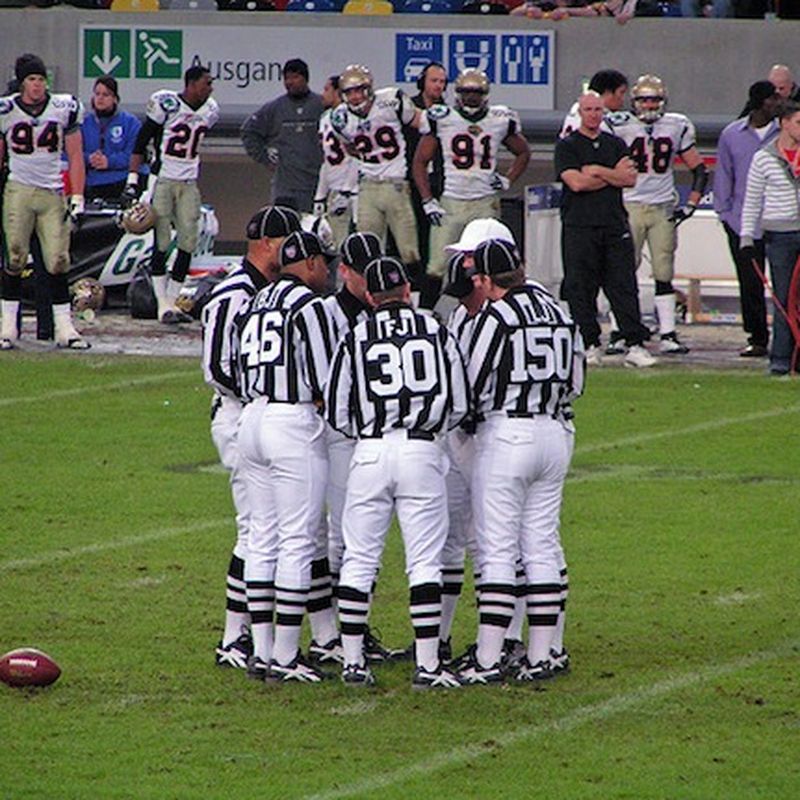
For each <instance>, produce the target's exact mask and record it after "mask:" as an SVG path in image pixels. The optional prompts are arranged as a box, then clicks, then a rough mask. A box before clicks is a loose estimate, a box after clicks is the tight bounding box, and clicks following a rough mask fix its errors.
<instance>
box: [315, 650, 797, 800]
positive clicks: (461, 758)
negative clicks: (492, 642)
mask: <svg viewBox="0 0 800 800" xmlns="http://www.w3.org/2000/svg"><path fill="white" fill-rule="evenodd" d="M798 645H800V642H797V641H794V642H785V643H784V644H783V645H781V646H780V647H777V648H775V649H773V650H762V651H760V652H758V653H752V654H750V655H748V656H744V657H742V658H737V659H736V660H735V661H729V662H727V663H725V664H718V665H716V666H710V667H705V668H704V669H699V670H695V671H693V672H689V673H687V674H685V675H678V676H676V677H674V678H669V679H667V680H664V681H659V682H658V683H655V684H650V685H648V686H645V687H643V688H641V689H634V690H633V691H632V692H627V693H625V694H620V695H617V696H616V697H611V698H609V699H608V700H605V701H603V702H602V703H595V704H593V705H589V706H582V707H581V708H576V709H575V710H574V711H572V712H570V713H569V714H566V715H565V716H563V717H561V718H560V719H556V720H553V721H552V722H546V723H543V724H538V725H523V726H521V727H519V728H516V729H515V730H513V731H504V732H502V733H501V732H497V733H490V734H485V735H483V736H482V737H481V738H482V739H483V740H487V739H491V741H492V742H493V744H492V746H491V747H486V746H484V745H481V744H470V745H462V746H461V747H454V748H452V749H450V750H446V751H444V752H442V753H439V754H437V755H435V756H433V757H432V758H427V759H424V760H422V761H417V763H415V764H410V765H408V766H406V767H401V768H400V769H396V770H392V771H390V772H385V773H383V774H382V775H376V776H374V777H370V778H365V779H363V780H360V781H354V782H353V783H350V784H348V785H346V786H341V787H340V788H338V789H333V790H331V791H329V792H320V793H318V794H313V795H306V797H305V798H303V800H339V799H340V798H346V797H353V796H357V795H358V796H361V795H364V794H367V793H368V792H374V791H376V790H380V789H385V788H387V787H389V786H396V785H397V784H400V783H402V782H403V781H408V780H412V779H414V778H419V777H421V776H423V775H429V774H430V773H432V772H436V771H437V770H440V769H445V768H447V767H453V766H456V765H457V764H462V763H464V762H465V761H473V760H474V759H477V758H481V757H482V756H487V755H492V754H496V753H497V751H498V750H500V749H502V748H504V747H511V746H513V745H516V744H519V743H521V742H526V743H530V742H532V741H533V740H535V739H537V738H541V737H542V736H545V735H552V734H554V733H560V732H563V731H571V730H574V729H575V728H578V727H580V726H581V725H585V724H586V723H587V722H595V721H598V720H603V719H607V718H608V717H611V716H613V715H614V714H620V713H622V712H624V711H630V710H632V709H634V708H636V707H638V706H640V705H643V704H645V703H647V702H648V701H650V700H656V699H658V698H660V697H664V696H666V695H669V694H672V693H674V692H677V691H680V690H682V689H691V688H693V687H695V686H698V685H699V684H701V683H705V682H706V681H709V680H714V679H716V678H721V677H724V676H725V675H730V674H732V673H735V672H738V671H740V670H743V669H747V668H748V667H751V666H753V665H754V664H758V663H761V662H764V661H771V660H773V659H775V658H780V657H781V656H784V655H790V654H791V653H792V651H793V650H794V649H795V648H797V646H798ZM556 681H558V679H556ZM432 691H433V690H432ZM451 691H459V692H460V691H464V692H469V691H471V690H470V688H469V687H464V688H463V689H455V690H451ZM472 691H474V690H472Z"/></svg>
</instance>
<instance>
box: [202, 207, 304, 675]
mask: <svg viewBox="0 0 800 800" xmlns="http://www.w3.org/2000/svg"><path fill="white" fill-rule="evenodd" d="M299 230H300V217H299V216H298V215H297V213H296V212H295V211H293V210H292V209H290V208H281V207H280V206H265V207H264V208H260V209H259V210H258V211H257V212H256V213H255V214H254V215H253V217H252V218H251V220H250V222H249V223H248V225H247V254H246V255H245V257H244V259H243V260H242V264H241V266H240V267H238V268H236V269H234V270H233V271H232V272H231V273H230V274H229V275H228V276H227V277H226V278H225V279H224V280H223V281H221V282H220V283H218V284H217V285H216V286H215V287H214V288H213V289H212V291H211V294H210V296H209V298H208V300H207V302H206V303H205V305H204V306H203V311H202V317H201V318H202V323H203V356H202V364H203V376H204V378H205V381H206V383H207V384H208V385H209V386H210V387H211V388H212V389H213V390H214V397H213V400H212V405H211V439H212V440H213V442H214V444H215V446H216V448H217V451H218V452H219V457H220V461H221V462H222V465H223V466H224V467H225V469H226V470H228V472H229V473H230V483H231V493H232V495H233V506H234V508H235V509H236V545H235V546H234V548H233V553H232V555H231V560H230V563H229V565H228V575H227V581H226V603H225V629H224V631H223V634H222V641H220V643H219V645H218V646H217V650H216V662H217V664H218V665H219V666H224V667H235V668H237V669H245V668H246V666H247V659H248V658H249V656H250V655H252V651H253V645H252V638H251V635H250V631H249V628H250V614H249V613H248V607H247V597H246V590H245V580H246V578H245V572H246V567H245V564H246V560H247V531H248V524H249V517H250V508H249V504H248V501H247V489H246V481H245V475H244V472H243V470H242V468H241V465H240V459H239V447H238V443H237V429H238V426H239V417H240V416H241V413H242V408H243V406H242V402H241V400H240V399H239V394H238V385H237V380H236V371H235V369H234V365H233V357H232V352H231V337H232V334H233V331H234V320H235V318H236V315H237V314H238V313H239V312H240V311H242V310H243V309H244V308H245V307H246V306H247V304H248V303H249V302H250V301H251V300H252V299H253V297H255V295H256V292H258V291H259V290H260V289H262V288H264V287H265V286H266V285H267V283H269V282H270V281H273V280H275V278H277V276H278V271H279V266H278V252H279V250H280V246H281V244H282V243H283V240H284V238H285V237H286V236H288V235H289V234H290V233H292V232H293V231H299ZM259 591H263V590H259ZM255 600H256V603H255V606H254V609H253V616H254V618H256V620H258V619H259V616H260V615H261V614H263V613H265V611H264V609H263V598H260V597H258V596H257V597H256V598H255ZM259 603H261V605H259ZM269 607H270V612H269V613H270V615H271V613H272V611H271V607H272V601H271V600H270V601H269Z"/></svg>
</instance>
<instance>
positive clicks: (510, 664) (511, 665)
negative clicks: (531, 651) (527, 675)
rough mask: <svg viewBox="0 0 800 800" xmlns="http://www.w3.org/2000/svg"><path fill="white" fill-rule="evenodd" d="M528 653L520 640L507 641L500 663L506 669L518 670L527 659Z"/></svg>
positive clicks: (504, 643) (504, 644)
mask: <svg viewBox="0 0 800 800" xmlns="http://www.w3.org/2000/svg"><path fill="white" fill-rule="evenodd" d="M527 652H528V651H527V650H526V649H525V645H524V644H523V643H522V642H521V641H520V640H519V639H506V640H505V641H504V642H503V652H502V654H501V656H500V661H501V663H502V664H503V666H504V667H505V668H506V669H509V670H513V669H516V668H517V667H518V666H519V665H520V664H521V663H522V659H523V658H525V654H526V653H527Z"/></svg>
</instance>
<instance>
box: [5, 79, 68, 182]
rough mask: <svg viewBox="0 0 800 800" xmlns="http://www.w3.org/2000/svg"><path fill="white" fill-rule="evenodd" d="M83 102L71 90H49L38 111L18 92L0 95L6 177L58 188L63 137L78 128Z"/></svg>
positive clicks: (60, 179) (16, 180) (60, 180)
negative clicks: (69, 91) (40, 109)
mask: <svg viewBox="0 0 800 800" xmlns="http://www.w3.org/2000/svg"><path fill="white" fill-rule="evenodd" d="M81 122H83V106H82V105H81V102H80V100H78V99H77V98H76V97H73V96H72V95H71V94H49V95H48V96H47V101H46V103H45V106H44V108H43V109H42V111H41V112H40V113H39V114H31V113H30V112H29V111H28V110H27V109H26V108H25V106H23V104H22V101H21V99H20V95H18V94H15V95H11V96H10V97H1V98H0V134H2V136H3V138H4V140H5V144H6V154H7V157H8V165H9V173H10V174H9V178H10V179H11V180H12V181H15V182H16V183H22V184H24V185H25V186H35V187H37V188H39V189H50V190H53V191H61V190H62V189H63V186H64V181H63V179H62V177H61V154H62V152H63V150H64V137H65V136H67V135H69V134H70V133H73V132H75V131H77V130H79V128H80V124H81Z"/></svg>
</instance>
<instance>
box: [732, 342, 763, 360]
mask: <svg viewBox="0 0 800 800" xmlns="http://www.w3.org/2000/svg"><path fill="white" fill-rule="evenodd" d="M739 355H740V356H741V357H742V358H766V357H767V356H768V355H769V353H768V351H767V348H766V347H765V346H764V345H763V344H749V345H747V347H745V348H744V350H740V351H739Z"/></svg>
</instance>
